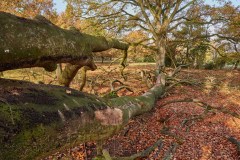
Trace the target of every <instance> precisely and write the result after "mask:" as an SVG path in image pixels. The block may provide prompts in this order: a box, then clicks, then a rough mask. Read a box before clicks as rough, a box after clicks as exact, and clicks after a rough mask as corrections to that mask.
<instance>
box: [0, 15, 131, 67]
mask: <svg viewBox="0 0 240 160" xmlns="http://www.w3.org/2000/svg"><path fill="white" fill-rule="evenodd" d="M110 48H121V49H124V50H126V49H127V48H128V44H126V43H123V42H119V41H118V40H116V39H106V38H104V37H101V36H91V35H88V34H84V33H81V32H79V31H78V30H76V29H70V30H65V29H61V28H59V27H57V26H55V25H54V24H52V23H51V22H50V21H48V20H47V19H45V18H44V17H42V16H36V17H35V18H34V19H33V20H30V19H25V18H21V17H17V16H14V15H11V14H9V13H5V12H0V72H1V71H5V70H11V69H17V68H27V67H44V68H45V69H46V70H48V71H53V70H55V69H56V63H71V64H76V65H82V66H88V67H90V68H91V69H94V67H95V65H94V64H93V60H92V52H100V51H105V50H108V49H110Z"/></svg>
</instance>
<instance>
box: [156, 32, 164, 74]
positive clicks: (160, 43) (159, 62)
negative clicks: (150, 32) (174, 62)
mask: <svg viewBox="0 0 240 160" xmlns="http://www.w3.org/2000/svg"><path fill="white" fill-rule="evenodd" d="M156 43H157V48H158V50H157V53H156V72H157V75H158V74H160V73H161V72H162V70H164V68H165V57H166V47H167V44H166V38H164V36H163V37H162V38H160V39H158V40H156Z"/></svg>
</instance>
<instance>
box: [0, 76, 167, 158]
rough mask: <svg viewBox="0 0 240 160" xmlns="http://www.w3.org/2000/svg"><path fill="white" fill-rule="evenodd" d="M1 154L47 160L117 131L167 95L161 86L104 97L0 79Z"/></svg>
mask: <svg viewBox="0 0 240 160" xmlns="http://www.w3.org/2000/svg"><path fill="white" fill-rule="evenodd" d="M0 84H1V85H0V141H1V148H0V157H4V158H5V159H33V158H42V157H44V156H46V155H48V154H50V153H52V152H55V151H59V150H61V149H64V148H66V147H71V146H74V145H77V144H78V143H81V142H85V141H92V140H101V139H106V138H108V137H110V136H111V135H113V134H115V133H117V131H119V130H120V129H121V128H122V127H123V126H124V125H125V124H127V123H128V121H129V119H131V118H132V117H134V116H136V115H140V114H143V113H145V112H148V111H150V110H151V109H152V108H153V107H154V106H155V102H156V100H157V99H158V98H159V97H160V96H161V95H162V94H163V93H164V85H162V84H160V83H159V84H157V85H156V86H155V87H154V88H152V89H151V90H150V91H149V92H147V93H145V94H143V95H141V96H137V97H127V96H126V97H119V98H115V99H111V100H107V101H106V100H104V99H101V98H98V97H95V96H94V95H89V94H86V93H82V92H78V91H76V90H73V89H69V88H65V87H59V86H52V85H37V84H32V83H30V82H23V81H15V80H6V79H0Z"/></svg>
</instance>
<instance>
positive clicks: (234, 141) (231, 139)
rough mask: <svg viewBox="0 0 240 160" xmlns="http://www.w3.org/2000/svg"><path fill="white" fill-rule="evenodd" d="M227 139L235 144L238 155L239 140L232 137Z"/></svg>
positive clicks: (239, 152) (239, 148)
mask: <svg viewBox="0 0 240 160" xmlns="http://www.w3.org/2000/svg"><path fill="white" fill-rule="evenodd" d="M228 140H229V141H230V142H232V143H233V144H235V145H236V146H237V151H238V155H239V156H240V141H238V140H237V139H236V138H234V137H229V138H228Z"/></svg>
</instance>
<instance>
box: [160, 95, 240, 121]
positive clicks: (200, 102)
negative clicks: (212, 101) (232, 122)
mask: <svg viewBox="0 0 240 160" xmlns="http://www.w3.org/2000/svg"><path fill="white" fill-rule="evenodd" d="M178 102H191V103H196V104H197V105H198V106H200V107H202V108H205V109H207V110H216V111H219V112H222V113H224V114H229V115H231V116H233V117H235V118H238V119H240V115H239V114H237V113H236V112H232V111H229V110H228V109H227V108H217V107H214V106H210V105H209V104H207V103H205V102H202V101H199V100H197V99H191V98H185V99H180V100H174V101H169V102H166V103H165V104H163V105H161V106H159V107H164V106H166V105H168V104H171V103H178Z"/></svg>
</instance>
